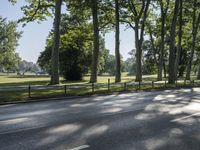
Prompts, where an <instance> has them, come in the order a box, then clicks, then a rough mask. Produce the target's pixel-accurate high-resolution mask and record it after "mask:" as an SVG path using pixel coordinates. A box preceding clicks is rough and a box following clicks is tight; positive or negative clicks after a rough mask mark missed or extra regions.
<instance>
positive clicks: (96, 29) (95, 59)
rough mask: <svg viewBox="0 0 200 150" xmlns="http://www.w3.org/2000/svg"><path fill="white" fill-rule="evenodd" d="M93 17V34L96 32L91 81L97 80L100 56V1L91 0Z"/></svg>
mask: <svg viewBox="0 0 200 150" xmlns="http://www.w3.org/2000/svg"><path fill="white" fill-rule="evenodd" d="M91 4H92V5H91V9H92V18H93V32H94V33H93V34H94V41H93V45H94V49H93V54H92V70H91V77H90V82H91V83H94V82H97V65H98V57H99V21H98V1H97V0H91Z"/></svg>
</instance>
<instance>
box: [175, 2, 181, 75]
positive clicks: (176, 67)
mask: <svg viewBox="0 0 200 150" xmlns="http://www.w3.org/2000/svg"><path fill="white" fill-rule="evenodd" d="M182 5H183V1H182V0H180V8H179V31H178V49H177V53H176V61H175V76H176V79H177V76H178V66H179V62H180V55H181V49H182V11H183V7H182Z"/></svg>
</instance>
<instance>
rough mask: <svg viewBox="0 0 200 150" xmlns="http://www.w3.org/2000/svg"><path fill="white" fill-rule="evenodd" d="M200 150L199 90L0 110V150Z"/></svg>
mask: <svg viewBox="0 0 200 150" xmlns="http://www.w3.org/2000/svg"><path fill="white" fill-rule="evenodd" d="M35 149H36V150H163V149H166V150H199V149H200V88H193V89H180V90H165V91H155V92H140V93H124V94H119V95H107V96H92V97H84V98H76V99H61V100H54V101H43V102H31V103H24V104H12V105H2V106H0V150H35Z"/></svg>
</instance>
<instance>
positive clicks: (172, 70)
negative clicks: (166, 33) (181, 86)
mask: <svg viewBox="0 0 200 150" xmlns="http://www.w3.org/2000/svg"><path fill="white" fill-rule="evenodd" d="M179 2H180V1H179V0H176V1H175V6H174V13H173V18H172V21H171V30H170V45H169V77H168V82H169V83H171V84H174V83H175V80H176V76H175V36H176V22H177V16H178V10H179Z"/></svg>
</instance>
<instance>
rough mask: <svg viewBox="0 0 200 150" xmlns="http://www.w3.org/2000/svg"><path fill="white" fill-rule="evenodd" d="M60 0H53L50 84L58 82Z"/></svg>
mask: <svg viewBox="0 0 200 150" xmlns="http://www.w3.org/2000/svg"><path fill="white" fill-rule="evenodd" d="M61 5H62V0H56V1H55V6H56V7H55V18H54V39H53V47H52V53H51V81H50V84H59V45H60V16H61Z"/></svg>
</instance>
